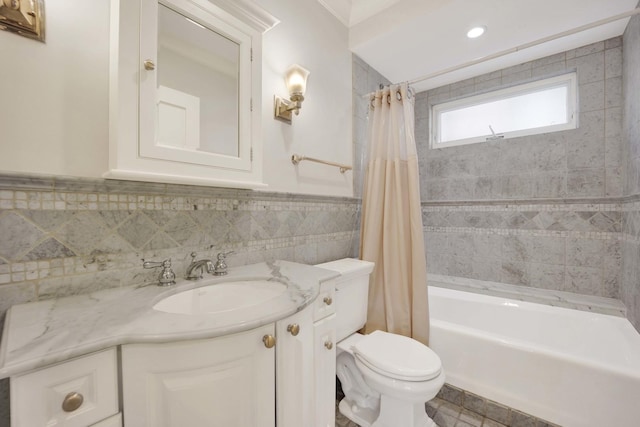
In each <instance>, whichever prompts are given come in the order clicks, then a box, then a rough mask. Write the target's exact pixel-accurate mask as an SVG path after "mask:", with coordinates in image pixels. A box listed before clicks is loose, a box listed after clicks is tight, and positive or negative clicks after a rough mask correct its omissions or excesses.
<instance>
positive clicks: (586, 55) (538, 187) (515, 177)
mask: <svg viewBox="0 0 640 427" xmlns="http://www.w3.org/2000/svg"><path fill="white" fill-rule="evenodd" d="M570 71H577V75H578V92H579V128H578V129H574V130H567V131H562V132H553V133H549V134H543V135H534V136H525V137H521V138H511V139H508V140H501V141H493V142H486V143H480V144H470V145H464V146H458V147H448V148H441V149H435V150H430V149H429V113H430V106H431V105H433V104H435V103H440V102H445V101H449V100H453V99H457V98H461V97H465V96H469V95H475V94H478V93H482V92H487V91H492V90H496V89H501V88H505V87H508V86H513V85H516V84H521V83H526V82H529V81H533V80H539V79H542V78H546V77H552V76H555V75H559V74H563V73H566V72H570ZM622 104H623V97H622V38H621V37H616V38H614V39H610V40H606V41H602V42H599V43H595V44H592V45H589V46H585V47H582V48H578V49H573V50H570V51H567V52H563V53H559V54H556V55H552V56H549V57H546V58H542V59H538V60H535V61H531V62H527V63H524V64H520V65H517V66H514V67H510V68H507V69H504V70H498V71H495V72H493V73H489V74H485V75H481V76H478V77H475V78H472V79H468V80H464V81H462V82H458V83H453V84H451V85H447V86H443V87H440V88H437V89H433V90H430V91H427V92H422V93H420V94H418V96H417V99H416V140H417V141H418V147H419V149H420V154H419V155H420V161H421V171H422V184H423V185H422V188H421V189H422V200H423V201H440V200H496V199H504V200H513V199H541V198H576V197H615V196H621V195H622V166H623V165H622V137H621V129H622Z"/></svg>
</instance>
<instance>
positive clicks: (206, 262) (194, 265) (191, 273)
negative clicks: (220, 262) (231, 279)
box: [186, 252, 213, 280]
mask: <svg viewBox="0 0 640 427" xmlns="http://www.w3.org/2000/svg"><path fill="white" fill-rule="evenodd" d="M197 255H198V254H196V253H195V252H191V264H189V266H188V267H187V277H186V278H187V280H199V279H202V275H203V274H204V270H205V269H206V270H207V273H213V263H212V262H211V260H210V259H201V260H198V261H196V256H197Z"/></svg>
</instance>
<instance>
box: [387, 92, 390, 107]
mask: <svg viewBox="0 0 640 427" xmlns="http://www.w3.org/2000/svg"><path fill="white" fill-rule="evenodd" d="M387 104H389V105H391V94H390V93H388V94H387Z"/></svg>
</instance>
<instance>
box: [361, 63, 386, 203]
mask: <svg viewBox="0 0 640 427" xmlns="http://www.w3.org/2000/svg"><path fill="white" fill-rule="evenodd" d="M352 66H353V148H354V150H355V151H354V156H353V159H354V165H353V168H354V171H353V172H354V175H353V179H354V181H353V192H354V195H355V196H356V197H362V184H363V179H364V169H365V167H366V156H367V150H366V146H367V123H368V122H367V114H368V111H369V97H368V96H367V95H369V94H370V93H371V92H375V91H376V90H378V89H379V87H380V85H381V84H382V85H384V86H386V85H389V84H391V82H390V81H389V80H387V79H386V78H385V77H384V76H383V75H382V74H380V73H379V72H377V71H376V70H375V69H373V67H371V66H369V64H367V63H366V62H364V61H363V60H362V59H360V58H359V57H358V56H356V55H353V65H352Z"/></svg>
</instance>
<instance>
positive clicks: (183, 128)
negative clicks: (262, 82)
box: [155, 4, 240, 157]
mask: <svg viewBox="0 0 640 427" xmlns="http://www.w3.org/2000/svg"><path fill="white" fill-rule="evenodd" d="M239 55H240V46H239V45H238V43H236V42H234V41H232V40H230V39H228V38H226V37H224V36H223V35H221V34H219V33H217V32H215V31H213V30H211V29H209V28H207V27H205V26H204V25H202V24H201V23H198V22H196V21H195V20H193V19H191V18H188V17H186V16H184V15H182V14H180V13H178V12H176V11H174V10H173V9H171V8H169V7H167V6H165V5H163V4H159V7H158V57H157V58H158V59H157V64H156V65H157V118H156V141H155V143H156V145H158V146H164V147H173V148H179V149H183V150H192V151H202V152H206V153H216V154H222V155H226V156H232V157H238V156H239V155H240V154H239V143H238V138H239V132H238V128H239V118H238V111H239V103H238V96H239V66H240V58H239Z"/></svg>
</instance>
